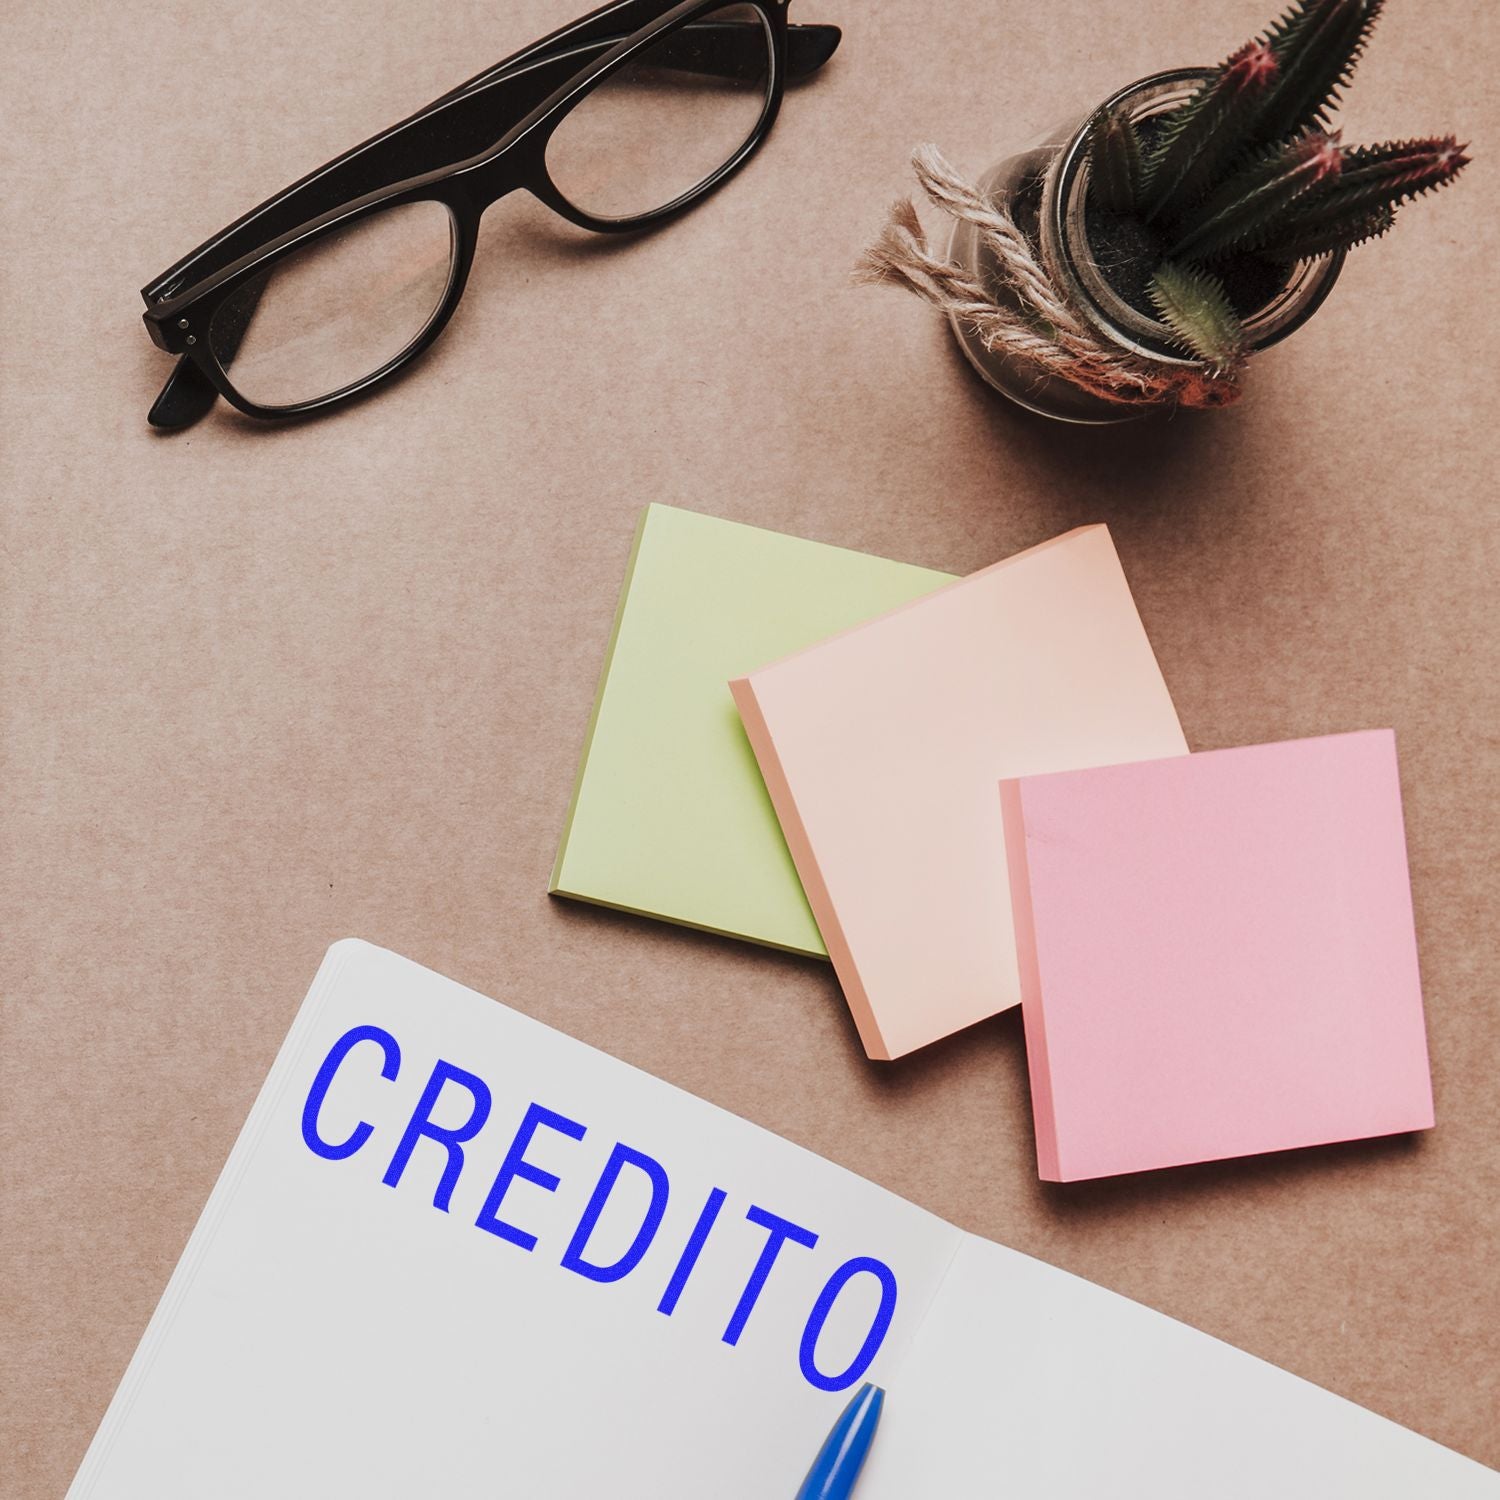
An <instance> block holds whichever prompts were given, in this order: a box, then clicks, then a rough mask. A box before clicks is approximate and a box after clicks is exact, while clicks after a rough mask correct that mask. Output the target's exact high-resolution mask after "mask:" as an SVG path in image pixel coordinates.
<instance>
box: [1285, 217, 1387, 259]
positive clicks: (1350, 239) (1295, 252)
mask: <svg viewBox="0 0 1500 1500" xmlns="http://www.w3.org/2000/svg"><path fill="white" fill-rule="evenodd" d="M1395 222H1396V210H1395V209H1393V208H1377V209H1374V210H1372V211H1370V212H1368V213H1357V214H1352V215H1350V216H1348V217H1345V218H1338V217H1334V218H1330V219H1326V220H1323V221H1321V222H1320V221H1318V220H1312V221H1309V222H1308V223H1306V224H1304V225H1303V226H1302V227H1300V228H1298V227H1295V226H1293V227H1290V228H1288V229H1286V230H1284V231H1283V232H1282V233H1281V234H1280V235H1279V236H1273V237H1272V238H1271V239H1270V240H1269V241H1268V242H1267V243H1266V244H1265V245H1263V246H1262V247H1261V250H1260V254H1262V255H1264V256H1265V257H1266V259H1267V260H1279V261H1284V262H1285V263H1287V264H1288V265H1290V264H1291V263H1293V262H1294V261H1299V260H1316V259H1317V257H1318V256H1320V255H1328V254H1330V253H1331V252H1333V251H1335V250H1352V249H1353V248H1354V247H1355V246H1356V245H1362V244H1364V242H1365V241H1366V240H1375V239H1379V238H1380V236H1381V235H1383V234H1384V233H1385V232H1386V230H1388V229H1389V228H1390V227H1391V225H1392V224H1394V223H1395Z"/></svg>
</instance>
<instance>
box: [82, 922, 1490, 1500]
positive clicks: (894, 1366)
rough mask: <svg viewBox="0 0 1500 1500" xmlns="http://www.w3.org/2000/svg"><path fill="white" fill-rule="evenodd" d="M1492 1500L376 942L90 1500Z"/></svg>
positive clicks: (1411, 1442) (1472, 1475)
mask: <svg viewBox="0 0 1500 1500" xmlns="http://www.w3.org/2000/svg"><path fill="white" fill-rule="evenodd" d="M866 1379H868V1380H873V1381H876V1382H878V1383H880V1384H882V1385H884V1386H885V1387H886V1389H887V1391H888V1396H887V1400H886V1405H885V1415H884V1418H883V1420H882V1423H881V1426H880V1430H879V1432H878V1434H877V1435H876V1439H875V1444H874V1448H873V1450H872V1453H871V1457H870V1461H869V1464H868V1466H867V1467H866V1470H865V1474H864V1477H863V1479H862V1481H861V1483H860V1486H859V1500H926V1497H944V1500H948V1497H970V1496H975V1497H979V1496H995V1497H1009V1496H1017V1497H1026V1500H1137V1497H1138V1500H1205V1497H1208V1496H1212V1497H1213V1500H1267V1497H1269V1496H1275V1497H1276V1500H1344V1497H1347V1500H1412V1497H1414V1496H1421V1497H1424V1500H1425V1497H1442V1500H1469V1497H1474V1500H1500V1474H1496V1473H1495V1472H1493V1471H1491V1470H1489V1469H1486V1468H1483V1467H1481V1466H1480V1465H1478V1464H1476V1463H1473V1462H1471V1461H1469V1460H1468V1459H1465V1458H1462V1457H1460V1456H1459V1455H1458V1454H1456V1453H1453V1452H1450V1451H1448V1450H1447V1449H1444V1448H1441V1447H1439V1446H1438V1445H1437V1444H1435V1443H1432V1442H1429V1441H1428V1440H1427V1439H1425V1438H1422V1437H1418V1436H1417V1435H1416V1434H1415V1433H1412V1432H1408V1431H1406V1430H1405V1429H1403V1428H1401V1427H1398V1426H1396V1425H1394V1424H1393V1423H1390V1422H1387V1421H1385V1420H1383V1419H1382V1418H1379V1417H1376V1416H1374V1415H1372V1414H1371V1413H1369V1412H1366V1411H1364V1410H1362V1409H1360V1408H1359V1407H1357V1406H1354V1405H1352V1404H1350V1403H1349V1402H1346V1401H1344V1400H1342V1399H1340V1398H1339V1397H1337V1396H1333V1395H1330V1394H1329V1393H1328V1392H1326V1391H1323V1390H1320V1389H1318V1388H1317V1387H1315V1386H1312V1385H1309V1384H1307V1383H1306V1382H1305V1381H1302V1380H1299V1379H1297V1378H1296V1377H1294V1376H1291V1375H1288V1374H1286V1373H1284V1372H1283V1371H1280V1370H1277V1369H1275V1368H1273V1367H1272V1366H1270V1365H1267V1364H1264V1363H1262V1362H1260V1361H1259V1360H1256V1359H1252V1358H1251V1357H1250V1356H1249V1355H1246V1354H1242V1353H1240V1352H1238V1351H1237V1350H1234V1349H1232V1348H1230V1347H1228V1346H1227V1345H1225V1344H1222V1343H1219V1342H1218V1341H1216V1340H1214V1339H1211V1338H1209V1337H1207V1336H1206V1335H1204V1334H1201V1333H1197V1332H1195V1331H1193V1330H1192V1329H1190V1328H1187V1327H1185V1326H1184V1325H1183V1324H1181V1323H1177V1322H1174V1321H1173V1320H1171V1319H1170V1318H1166V1317H1163V1316H1162V1315H1160V1314H1159V1313H1154V1312H1151V1311H1150V1310H1149V1309H1147V1308H1144V1307H1141V1306H1139V1305H1137V1304H1135V1303H1132V1302H1129V1301H1126V1300H1125V1299H1124V1298H1122V1297H1118V1296H1115V1295H1114V1294H1113V1293H1111V1292H1107V1291H1104V1290H1102V1289H1101V1288H1099V1287H1096V1286H1093V1285H1091V1284H1089V1283H1088V1282H1085V1281H1081V1280H1079V1279H1078V1278H1076V1277H1074V1276H1070V1275H1067V1274H1066V1273H1064V1272H1062V1271H1058V1270H1054V1269H1052V1268H1051V1267H1049V1266H1046V1265H1043V1264H1041V1263H1040V1262H1038V1261H1035V1260H1031V1259H1029V1258H1028V1257H1026V1256H1024V1255H1018V1254H1016V1253H1015V1252H1014V1251H1010V1250H1006V1249H1004V1248H1002V1247H1001V1246H999V1245H995V1244H991V1243H990V1242H988V1241H986V1240H982V1239H978V1238H976V1237H975V1236H973V1235H969V1234H965V1233H963V1232H961V1231H960V1230H957V1229H955V1228H954V1227H953V1226H952V1225H949V1224H947V1223H944V1222H943V1221H942V1220H941V1219H938V1218H935V1217H934V1216H933V1215H931V1214H929V1213H926V1212H924V1211H923V1210H922V1209H920V1208H917V1207H915V1206H914V1205H912V1204H910V1203H906V1202H904V1201H903V1200H901V1199H899V1198H896V1197H894V1196H893V1195H891V1194H890V1193H887V1192H885V1191H883V1190H882V1189H881V1188H878V1187H875V1186H874V1185H873V1184H871V1183H868V1182H865V1181H863V1180H862V1179H860V1178H858V1177H855V1176H853V1175H852V1174H851V1173H849V1172H846V1171H844V1170H842V1169H841V1168H839V1167H836V1166H833V1165H831V1164H830V1163H828V1162H825V1161H823V1160H821V1159H820V1158H818V1157H816V1156H813V1155H811V1154H809V1153H808V1152H806V1151H803V1150H801V1149H800V1148H798V1147H796V1146H793V1145H791V1144H790V1143H788V1142H786V1141H783V1140H781V1139H779V1138H778V1137H776V1136H774V1135H771V1134H769V1133H767V1132H766V1131H764V1130H761V1129H759V1128H757V1127H756V1126H753V1125H750V1124H748V1123H746V1122H745V1121H743V1120H740V1119H737V1118H735V1117H734V1116H732V1115H729V1114H726V1113H724V1112H723V1111H721V1110H719V1109H716V1108H714V1107H713V1106H712V1105H709V1104H705V1103H703V1102H702V1101H700V1100H698V1099H695V1098H693V1097H691V1096H690V1095H688V1094H684V1093H682V1092H680V1091H679V1090H677V1089H675V1088H672V1087H671V1086H670V1085H668V1084H665V1083H661V1082H659V1081H658V1080H656V1079H654V1078H651V1077H649V1076H648V1075H646V1074H644V1073H641V1072H638V1071H637V1070H635V1069H633V1068H631V1067H628V1066H626V1065H625V1064H624V1063H621V1062H618V1061H615V1060H614V1059H612V1058H610V1057H607V1056H605V1055H604V1054H602V1053H600V1052H596V1051H594V1050H593V1049H592V1048H590V1047H586V1046H584V1045H583V1044H582V1043H580V1042H576V1041H573V1040H571V1039H570V1038H568V1037H565V1036H562V1035H560V1034H559V1033H557V1032H555V1031H552V1030H549V1029H548V1028H547V1027H545V1026H542V1025H540V1024H539V1023H537V1022H535V1021H532V1020H530V1019H528V1018H527V1017H525V1016H523V1015H521V1014H519V1013H517V1012H516V1011H514V1010H510V1009H507V1008H506V1007H505V1006H503V1005H500V1004H498V1003H496V1002H495V1001H492V1000H488V999H485V998H484V997H483V996H481V995H478V994H475V993H474V992H473V991H472V990H468V989H465V988H463V987H462V986H460V985H457V984H454V983H452V982H451V981H449V980H446V979H443V978H440V977H439V976H438V975H436V974H433V973H431V972H429V971H428V970H426V969H422V968H420V967H418V966H417V965H415V964H412V963H409V962H407V961H406V960H404V959H401V958H398V957H396V956H395V955H393V954H390V953H386V952H383V951H382V950H380V949H378V948H373V947H370V946H369V945H368V944H365V943H359V942H353V941H349V942H342V943H338V944H336V945H335V946H334V947H333V948H332V949H330V950H329V953H328V956H327V958H326V959H325V960H324V963H323V966H322V968H321V969H320V970H319V972H318V976H317V979H316V980H315V981H314V983H313V987H312V990H311V991H310V993H309V994H308V997H307V1000H306V1001H305V1003H304V1004H303V1007H302V1010H301V1012H300V1014H299V1015H298V1017H297V1019H296V1021H295V1023H294V1024H293V1026H292V1029H291V1032H290V1034H289V1035H288V1037H287V1040H286V1043H285V1045H284V1046H283V1047H282V1050H281V1053H280V1055H279V1056H278V1058H277V1060H276V1063H275V1065H274V1067H273V1068H272V1070H271V1074H270V1077H269V1078H268V1079H267V1080H266V1084H265V1087H264V1088H263V1089H262V1090H261V1093H260V1097H259V1098H258V1099H257V1100H256V1103H255V1106H254V1108H253V1109H252V1110H251V1113H250V1118H249V1120H248V1121H247V1123H246V1125H245V1128H244V1130H243V1132H242V1133H241V1135H240V1138H239V1141H238V1142H237V1143H236V1145H235V1147H234V1150H233V1152H232V1153H231V1155H230V1158H229V1161H228V1163H227V1165H226V1166H225V1168H224V1171H223V1173H222V1175H221V1176H220V1178H219V1181H218V1185H217V1186H216V1187H215V1188H214V1191H213V1194H212V1196H211V1197H210V1198H209V1201H208V1206H207V1207H206V1208H205V1209H204V1211H203V1216H202V1218H201V1219H200V1220H199V1222H198V1226H197V1228H196V1229H195V1230H194V1231H193V1235H192V1238H191V1240H190V1241H189V1242H188V1246H187V1249H186V1251H185V1252H184V1253H183V1256H182V1259H181V1261H180V1262H179V1264H178V1266H177V1270H176V1271H175V1273H174V1274H173V1276H172V1279H171V1282H170V1284H169V1285H168V1287H167V1290H166V1293H165V1294H164V1296H163V1297H162V1300H161V1303H160V1305H159V1306H158V1308H157V1310H156V1313H155V1316H154V1317H153V1318H152V1320H151V1323H150V1325H149V1327H148V1328H147V1330H146V1333H145V1335H144V1337H143V1338H142V1340H141V1343H140V1347H139V1348H138V1349H137V1351H136V1354H135V1357H134V1359H133V1360H132V1361H131V1363H130V1367H129V1369H128V1371H127V1372H126V1374H125V1378H124V1379H123V1381H122V1382H121V1384H120V1388H119V1390H118V1391H117V1392H116V1393H115V1397H114V1400H113V1402H112V1403H111V1405H110V1407H109V1410H108V1412H107V1413H106V1415H105V1418H104V1421H103V1422H102V1424H101V1425H100V1428H99V1431H98V1433H97V1434H96V1436H95V1438H94V1441H93V1444H92V1446H91V1447H90V1449H89V1451H88V1455H87V1456H86V1458H85V1459H84V1462H83V1465H82V1467H81V1468H80V1470H79V1472H78V1475H77V1477H76V1479H75V1480H74V1483H73V1486H72V1489H71V1490H70V1491H69V1495H70V1497H71V1500H267V1497H271V1496H275V1497H277V1500H301V1497H306V1500H343V1497H351V1500H381V1497H389V1500H398V1497H399V1500H416V1497H422V1500H426V1497H429V1496H430V1497H442V1500H498V1497H517V1500H520V1497H525V1500H585V1497H587V1500H717V1497H723V1500H740V1497H743V1500H780V1497H785V1500H791V1497H792V1496H793V1495H794V1494H795V1492H796V1490H797V1487H798V1485H799V1484H800V1482H801V1479H802V1476H803V1474H804V1472H805V1470H806V1468H807V1465H808V1464H809V1462H810V1461H811V1459H812V1456H813V1454H814V1453H815V1451H816V1450H817V1448H818V1446H819V1444H820V1442H821V1441H822V1439H823V1437H824V1436H825V1435H826V1433H827V1431H828V1428H829V1427H830V1425H831V1424H832V1422H833V1420H834V1418H835V1417H836V1416H837V1415H838V1413H839V1411H840V1410H841V1409H842V1407H843V1406H844V1404H845V1402H846V1401H847V1400H848V1398H849V1393H850V1391H851V1389H853V1388H855V1387H857V1386H858V1385H859V1384H860V1383H861V1382H863V1381H864V1380H866Z"/></svg>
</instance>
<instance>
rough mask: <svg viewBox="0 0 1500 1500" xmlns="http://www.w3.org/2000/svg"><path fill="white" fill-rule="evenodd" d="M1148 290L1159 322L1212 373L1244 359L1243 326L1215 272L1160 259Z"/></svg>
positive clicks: (1225, 371)
mask: <svg viewBox="0 0 1500 1500" xmlns="http://www.w3.org/2000/svg"><path fill="white" fill-rule="evenodd" d="M1150 292H1151V301H1152V303H1153V305H1154V306H1155V307H1156V310H1157V312H1158V313H1159V314H1160V315H1161V320H1162V322H1163V323H1165V324H1166V325H1167V327H1168V328H1170V329H1171V330H1172V333H1173V335H1174V337H1175V338H1176V339H1177V341H1178V342H1179V343H1181V344H1182V345H1183V347H1184V348H1186V349H1187V350H1188V351H1189V352H1190V353H1192V354H1193V355H1195V356H1196V357H1197V358H1198V359H1201V360H1202V361H1203V363H1204V364H1205V365H1207V366H1208V368H1209V370H1210V371H1211V372H1212V373H1213V374H1215V375H1227V374H1230V373H1232V372H1233V371H1234V370H1235V369H1237V368H1238V367H1239V366H1240V365H1241V364H1242V363H1243V362H1244V359H1245V330H1244V328H1243V326H1242V325H1241V323H1240V320H1239V318H1238V317H1237V316H1236V315H1235V311H1234V309H1233V308H1232V307H1231V306H1230V305H1229V297H1228V295H1227V294H1226V293H1225V291H1224V284H1223V282H1221V281H1220V280H1219V278H1218V277H1217V276H1214V275H1213V274H1212V273H1210V272H1208V271H1204V270H1201V269H1199V268H1197V267H1195V266H1184V265H1180V264H1178V263H1176V262H1174V261H1170V260H1168V261H1163V262H1162V263H1161V265H1160V266H1158V267H1157V270H1156V275H1155V276H1154V277H1152V279H1151V288H1150Z"/></svg>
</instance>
